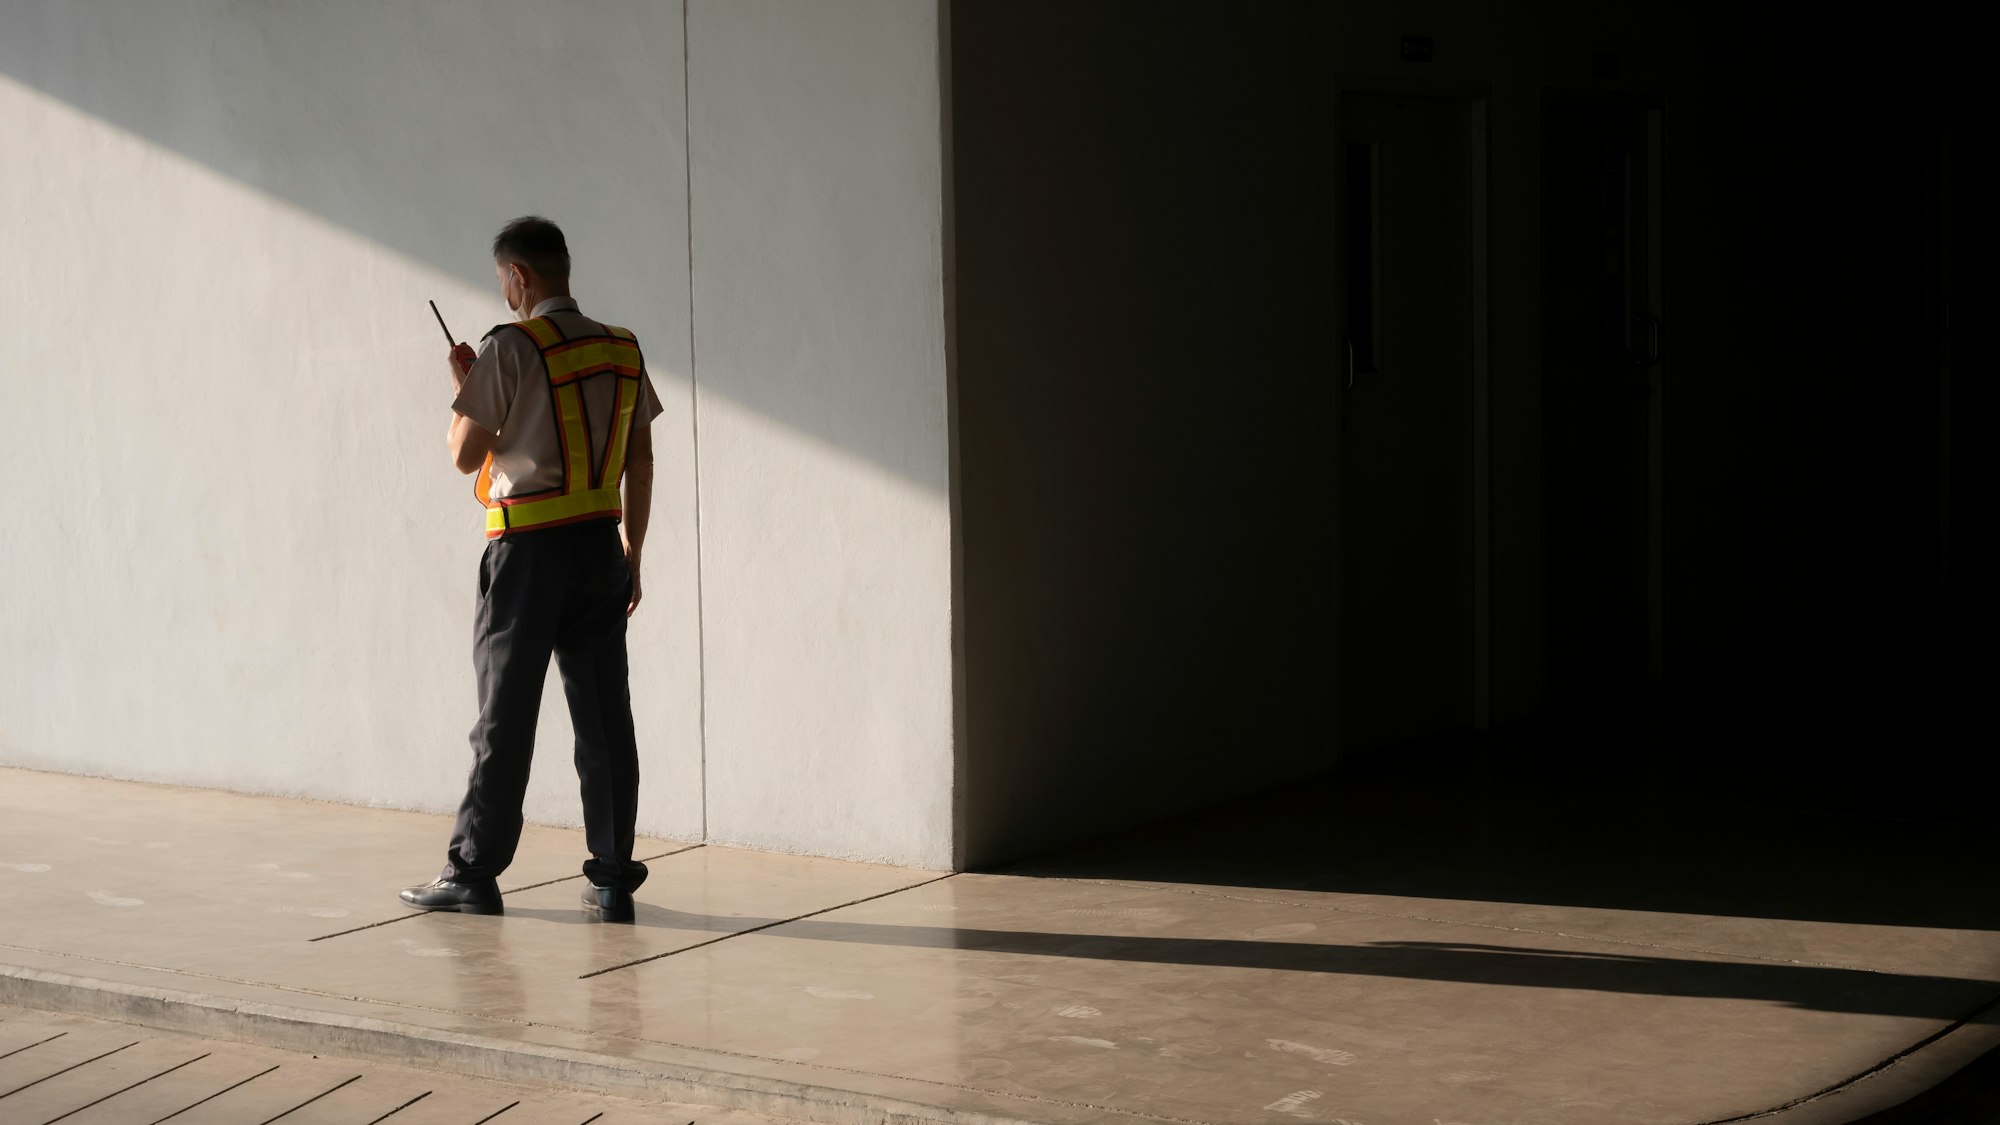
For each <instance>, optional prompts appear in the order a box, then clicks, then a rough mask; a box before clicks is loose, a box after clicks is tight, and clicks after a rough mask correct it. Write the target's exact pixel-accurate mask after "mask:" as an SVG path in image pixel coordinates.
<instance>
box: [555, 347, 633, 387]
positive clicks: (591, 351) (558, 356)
mask: <svg viewBox="0 0 2000 1125" xmlns="http://www.w3.org/2000/svg"><path fill="white" fill-rule="evenodd" d="M542 359H543V360H544V361H545V362H547V363H548V365H549V381H550V382H552V383H565V382H568V381H570V380H571V379H574V378H575V377H576V376H577V375H579V374H580V373H582V372H585V371H589V370H591V369H593V368H605V367H609V368H612V369H614V370H616V371H617V372H618V374H620V375H637V374H638V373H639V349H638V348H635V347H633V346H632V345H630V344H625V343H620V342H618V341H616V340H593V341H591V342H590V343H588V344H573V345H571V346H569V347H566V348H563V349H561V350H559V351H544V352H543V353H542Z"/></svg>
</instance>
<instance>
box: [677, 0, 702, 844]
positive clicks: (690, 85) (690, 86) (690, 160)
mask: <svg viewBox="0 0 2000 1125" xmlns="http://www.w3.org/2000/svg"><path fill="white" fill-rule="evenodd" d="M691 2H692V0H681V149H682V160H681V165H682V171H683V172H684V173H685V175H686V187H687V264H688V431H689V433H690V434H691V435H692V438H693V442H694V448H693V455H694V648H695V661H694V665H695V714H696V720H695V723H696V732H697V733H696V739H697V742H698V743H699V746H700V751H701V783H700V785H699V786H698V787H697V791H698V792H699V793H700V794H701V838H702V839H703V840H704V841H706V840H707V839H708V631H707V628H706V625H705V622H704V617H705V611H706V609H707V606H708V599H707V596H706V594H705V593H704V591H703V589H702V581H701V579H702V569H703V567H702V560H703V555H702V549H701V499H702V497H701V380H700V378H699V377H698V376H697V374H696V367H695V348H694V336H695V327H694V325H695V321H694V81H693V77H692V75H690V74H689V70H690V69H691V67H692V65H693V63H692V61H691V60H692V59H693V58H694V51H693V50H692V49H691V48H690V47H689V45H688V5H689V4H690V3H691Z"/></svg>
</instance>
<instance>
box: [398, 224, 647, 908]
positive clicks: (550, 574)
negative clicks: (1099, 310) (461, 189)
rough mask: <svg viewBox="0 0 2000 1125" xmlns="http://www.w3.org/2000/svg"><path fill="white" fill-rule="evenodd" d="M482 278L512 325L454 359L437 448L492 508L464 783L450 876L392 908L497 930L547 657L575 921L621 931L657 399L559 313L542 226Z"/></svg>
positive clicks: (606, 338)
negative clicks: (575, 818) (633, 647)
mask: <svg viewBox="0 0 2000 1125" xmlns="http://www.w3.org/2000/svg"><path fill="white" fill-rule="evenodd" d="M493 268H494V272H495V274H496V275H497V276H498V278H499V281H500V294H501V296H502V297H503V298H505V299H506V301H507V306H508V307H509V308H510V309H512V310H513V311H514V315H515V316H517V317H519V318H520V319H519V320H518V321H516V322H515V323H512V324H503V325H500V326H499V327H497V328H495V329H493V331H491V332H488V333H487V334H486V338H485V339H484V340H483V341H481V344H480V348H479V351H478V352H477V354H475V353H474V352H473V351H472V349H471V348H469V347H467V346H466V345H464V344H459V345H458V346H457V347H455V348H453V349H452V354H451V371H452V387H453V390H454V391H455V392H456V395H457V397H456V399H455V400H454V401H453V402H452V404H451V409H452V420H451V430H450V432H449V433H448V435H447V436H446V439H445V441H446V445H447V446H448V447H449V448H450V450H451V458H452V464H454V465H456V466H457V467H458V471H459V472H461V473H468V474H469V473H474V472H477V473H478V480H477V484H476V485H475V486H474V490H473V491H474V494H475V495H476V496H477V497H478V498H479V502H480V503H481V504H483V505H485V506H486V540H487V541H486V554H485V556H484V557H483V558H482V559H481V560H480V565H479V602H478V610H477V613H476V614H475V617H474V620H473V648H472V662H473V667H474V669H475V670H476V671H477V673H478V677H479V721H478V722H477V723H476V724H474V726H473V728H472V776H471V778H470V779H469V780H468V782H467V785H466V792H465V800H464V802H463V803H461V804H460V806H459V810H458V823H457V825H456V827H455V828H454V829H453V831H452V837H451V846H450V849H449V850H448V851H447V853H446V858H445V865H444V870H443V871H442V872H441V873H440V874H439V876H438V879H437V881H436V882H433V883H427V884H425V885H423V886H420V887H410V888H408V889H406V890H405V891H403V892H402V899H403V902H405V903H406V904H408V905H410V906H413V907H416V908H418V909H421V910H457V911H462V912H464V913H468V914H498V913H500V912H501V903H500V888H499V884H498V883H497V882H496V881H495V880H496V879H497V878H498V877H499V875H500V873H501V872H502V871H504V870H506V868H507V865H508V864H509V863H510V862H512V861H513V858H514V849H515V847H516V846H517V845H518V844H519V843H520V839H521V801H522V798H523V796H524V795H525V793H526V791H527V787H528V763H529V761H530V759H531V758H532V757H533V755H534V749H535V719H536V717H537V715H538V714H539V713H540V710H541V698H542V682H543V680H544V678H545V677H546V676H547V674H548V666H549V655H550V654H551V653H554V655H555V658H556V666H557V668H558V669H559V670H560V671H561V673H562V681H563V691H564V693H565V694H566V695H567V696H568V697H569V713H570V721H571V723H572V725H573V726H574V727H575V728H576V772H577V777H578V779H579V780H580V781H581V783H582V788H583V824H584V838H585V841H586V842H587V843H588V845H589V847H590V859H589V860H588V861H587V862H586V863H584V865H583V873H584V875H585V876H587V877H588V878H589V880H590V885H589V888H588V889H587V890H586V891H585V892H584V896H583V905H584V909H585V912H586V913H587V914H588V915H589V916H591V917H592V918H596V919H599V920H602V921H607V922H609V921H630V920H631V919H632V892H633V891H634V890H636V889H637V888H638V886H639V884H640V883H642V882H644V881H645V878H646V866H645V864H642V863H639V862H636V861H635V860H633V858H632V842H633V832H634V822H635V821H636V819H637V816H638V796H639V753H638V746H637V743H636V741H635V739H634V735H633V730H632V696H631V690H630V686H629V684H628V682H627V671H626V659H625V622H626V618H628V617H630V616H631V614H632V612H633V611H634V610H635V609H637V608H638V606H639V597H640V583H639V560H640V552H641V549H642V548H643V546H644V544H645V541H646V521H647V514H648V510H649V509H650V508H651V506H652V500H653V441H652V431H651V429H650V426H649V423H651V422H652V420H653V419H654V418H655V417H657V416H658V415H659V413H660V409H661V407H660V399H659V395H658V394H657V393H655V392H654V390H653V385H652V380H651V379H649V378H648V377H647V375H646V368H645V362H644V360H643V358H642V357H641V355H640V352H639V341H638V340H637V339H635V338H634V337H633V335H632V333H630V332H628V331H626V330H625V329H623V328H616V327H613V326H611V325H608V324H601V323H599V322H597V321H595V320H592V319H590V318H589V317H586V316H584V315H583V313H582V312H581V311H579V310H578V308H577V304H576V301H575V300H574V299H573V298H571V297H570V295H569V245H568V243H567V241H565V239H564V238H563V233H562V231H561V230H560V229H558V228H557V227H556V225H555V224H554V223H552V222H549V221H548V220H547V219H543V218H539V217H535V216H530V217H527V218H521V219H516V220H514V221H513V222H511V223H508V224H507V226H506V227H505V228H504V229H502V230H501V231H500V234H499V236H498V237H496V238H495V239H494V240H493ZM621 477H622V479H623V484H624V490H623V495H622V496H621V495H620V490H619V484H620V480H621Z"/></svg>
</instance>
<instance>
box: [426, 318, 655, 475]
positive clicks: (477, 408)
mask: <svg viewBox="0 0 2000 1125" xmlns="http://www.w3.org/2000/svg"><path fill="white" fill-rule="evenodd" d="M528 315H529V316H530V317H531V318H532V317H537V316H546V317H548V318H549V320H550V321H552V322H553V323H554V324H555V326H556V330H557V331H559V332H561V333H562V334H563V336H564V337H566V338H568V339H572V340H573V339H576V338H577V337H579V336H601V335H603V334H604V325H603V324H601V323H599V322H598V321H595V320H592V319H590V318H589V317H587V316H585V315H583V313H581V312H579V311H578V310H577V305H576V300H575V299H574V298H571V297H550V298H549V299H548V300H546V301H543V302H541V303H540V304H538V305H536V306H535V307H534V309H533V310H531V311H530V312H529V314H528ZM639 378H640V383H641V386H642V392H641V394H640V396H639V408H638V410H637V411H636V412H635V413H634V414H633V416H632V424H633V425H634V426H644V425H648V424H650V423H651V422H652V421H653V419H654V418H657V417H659V415H660V411H661V410H662V409H663V407H662V406H661V405H660V396H659V394H658V393H657V392H656V391H654V389H653V377H652V374H651V373H650V372H648V371H644V370H642V371H641V372H640V376H639ZM616 384H617V380H616V379H586V380H584V382H583V404H584V411H585V413H586V414H587V415H588V416H589V419H590V443H591V449H592V451H593V453H596V454H602V452H603V451H604V448H605V445H606V444H607V443H608V442H609V441H610V437H611V419H612V416H613V414H615V413H616V409H617V397H616V396H617V393H618V389H617V386H616ZM451 408H452V409H453V410H455V411H457V412H458V413H460V414H463V415H465V416H466V417H467V418H468V419H470V420H471V421H472V424H473V425H475V426H478V427H480V428H481V429H483V430H486V431H487V432H489V433H493V434H497V435H499V436H498V437H497V438H496V439H495V441H494V442H493V489H492V493H491V495H492V497H493V499H495V500H500V499H505V498H507V497H512V496H526V495H529V494H532V493H536V492H542V491H545V490H547V489H552V488H560V487H562V483H563V452H562V438H561V436H560V435H559V434H558V433H557V432H556V416H555V402H554V395H552V394H551V393H550V391H549V385H548V376H547V375H546V373H545V372H544V371H543V368H542V354H541V350H540V349H539V348H537V347H536V346H535V344H534V341H533V340H530V339H529V338H528V334H527V333H525V332H519V331H515V330H512V329H508V328H506V327H505V326H502V327H501V328H498V329H495V330H494V331H492V332H489V333H487V334H486V338H485V339H484V340H481V341H480V342H479V357H478V358H477V359H475V360H474V361H473V363H472V370H471V371H470V372H468V373H467V374H466V376H465V385H464V387H463V388H461V389H460V391H459V393H458V397H457V398H456V399H453V400H452V404H451Z"/></svg>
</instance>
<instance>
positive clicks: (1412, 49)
mask: <svg viewBox="0 0 2000 1125" xmlns="http://www.w3.org/2000/svg"><path fill="white" fill-rule="evenodd" d="M1403 61H1404V62H1429V61H1431V37H1430V36H1428V35H1405V36H1403Z"/></svg>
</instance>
